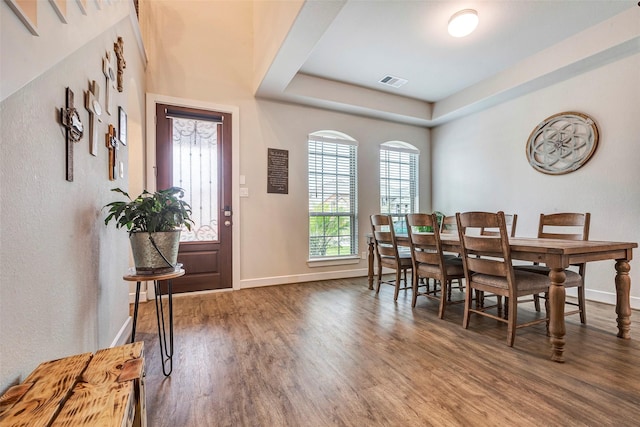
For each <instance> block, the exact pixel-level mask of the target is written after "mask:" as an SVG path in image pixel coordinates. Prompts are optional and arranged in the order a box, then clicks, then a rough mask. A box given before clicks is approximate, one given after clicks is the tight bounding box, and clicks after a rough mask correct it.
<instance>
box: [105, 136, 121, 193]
mask: <svg viewBox="0 0 640 427" xmlns="http://www.w3.org/2000/svg"><path fill="white" fill-rule="evenodd" d="M106 136H107V138H106V143H105V145H106V146H107V148H108V149H109V180H110V181H115V180H116V177H117V176H118V171H117V161H118V150H119V149H120V143H119V141H118V135H117V134H116V128H115V127H114V126H113V125H111V124H110V125H109V132H107V135H106Z"/></svg>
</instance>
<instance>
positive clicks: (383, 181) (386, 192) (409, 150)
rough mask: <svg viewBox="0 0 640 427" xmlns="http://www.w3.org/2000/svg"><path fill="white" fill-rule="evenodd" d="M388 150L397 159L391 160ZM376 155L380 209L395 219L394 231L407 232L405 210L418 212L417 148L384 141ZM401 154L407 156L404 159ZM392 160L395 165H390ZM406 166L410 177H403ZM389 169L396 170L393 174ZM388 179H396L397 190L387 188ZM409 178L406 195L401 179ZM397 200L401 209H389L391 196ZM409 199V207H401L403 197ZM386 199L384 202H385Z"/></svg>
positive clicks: (401, 143) (389, 180) (401, 142)
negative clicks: (393, 191) (395, 192)
mask: <svg viewBox="0 0 640 427" xmlns="http://www.w3.org/2000/svg"><path fill="white" fill-rule="evenodd" d="M391 153H398V154H397V155H396V157H397V159H390V155H391ZM378 155H379V168H380V169H379V172H380V212H381V213H383V214H388V215H391V216H392V218H393V222H394V231H395V232H396V233H400V234H403V233H407V228H406V224H405V215H406V214H408V213H416V212H418V211H419V206H420V203H419V202H420V200H419V199H420V197H419V194H420V192H419V166H420V150H418V149H417V148H416V147H414V146H413V145H411V144H409V143H406V142H403V141H387V142H384V143H382V144H380V149H379V152H378ZM403 157H407V158H406V159H403ZM392 163H394V164H395V165H396V166H395V168H394V167H392ZM405 166H406V168H408V169H409V170H408V173H409V177H408V179H407V178H403V176H402V175H403V167H405ZM392 169H395V170H394V171H393V173H392V172H391V170H392ZM391 181H396V182H397V185H396V187H397V188H399V193H397V194H392V191H391V190H390V189H391V187H392V185H391ZM406 181H409V184H408V189H409V190H408V191H409V195H408V197H407V196H406V195H405V194H403V185H402V183H403V182H406ZM394 196H395V198H397V199H400V201H401V202H400V208H399V209H397V208H396V209H392V204H391V202H390V200H391V199H393V198H394ZM407 198H408V199H409V202H408V207H407V208H406V209H403V208H402V205H404V204H405V203H404V202H403V199H407ZM385 199H386V201H387V203H386V204H385V203H384V202H385Z"/></svg>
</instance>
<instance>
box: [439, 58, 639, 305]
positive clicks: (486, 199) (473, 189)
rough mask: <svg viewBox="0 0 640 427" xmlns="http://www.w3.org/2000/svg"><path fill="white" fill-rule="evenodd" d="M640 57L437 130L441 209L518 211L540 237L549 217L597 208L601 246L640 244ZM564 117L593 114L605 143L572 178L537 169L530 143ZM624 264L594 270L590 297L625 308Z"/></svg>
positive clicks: (526, 230) (595, 226) (523, 231)
mask: <svg viewBox="0 0 640 427" xmlns="http://www.w3.org/2000/svg"><path fill="white" fill-rule="evenodd" d="M638 70H640V55H637V54H636V55H634V56H630V57H627V58H624V59H622V60H619V61H617V62H613V63H611V64H607V65H605V66H603V67H601V68H598V69H596V70H593V71H590V72H587V73H584V74H582V75H580V76H578V77H575V78H572V79H569V80H566V81H563V82H561V83H558V84H556V85H554V86H550V87H548V88H545V89H542V90H539V91H537V92H534V93H531V94H529V95H526V96H522V97H520V98H517V99H515V100H513V101H510V102H506V103H504V104H501V105H498V106H496V107H493V108H490V109H487V110H485V111H482V112H479V113H476V114H473V115H470V116H468V117H465V118H462V119H459V120H456V121H453V122H451V123H448V124H446V125H443V126H439V127H437V128H435V129H433V132H432V141H433V146H432V153H433V207H434V209H437V210H441V211H442V212H445V213H447V214H453V213H455V212H457V211H466V210H489V211H497V210H503V211H505V212H510V213H517V214H518V230H517V235H518V236H535V235H536V233H537V223H538V218H539V214H540V213H552V212H563V211H571V212H591V228H590V236H589V237H590V239H591V240H612V241H631V242H640V225H639V223H638V218H640V192H639V191H638V188H639V187H638V183H639V182H640V168H639V167H638V165H639V164H640V150H639V149H638V143H639V142H640V141H639V139H638V138H639V135H640V120H638V117H640V103H639V102H638V99H640V83H639V80H638ZM563 111H579V112H583V113H586V114H588V115H590V116H591V117H593V119H594V120H595V121H596V123H597V125H598V127H599V130H600V142H599V144H598V148H597V150H596V152H595V154H594V155H593V157H592V158H591V160H590V161H589V162H588V163H587V164H586V165H584V166H583V167H582V168H580V169H579V170H577V171H575V172H572V173H569V174H566V175H557V176H552V175H545V174H542V173H539V172H537V171H535V170H534V169H533V168H532V167H531V166H530V165H529V163H528V161H527V157H526V154H525V145H526V141H527V139H528V137H529V134H530V132H531V131H532V130H533V129H534V128H535V127H536V126H537V125H538V123H540V122H541V121H542V120H544V119H545V118H547V117H549V116H551V115H553V114H556V113H559V112H563ZM635 252H636V259H635V260H633V261H632V262H631V272H630V275H631V281H632V286H631V297H632V302H631V304H632V307H633V308H636V309H640V286H639V284H640V262H639V261H638V259H637V258H638V250H636V251H635ZM614 276H615V269H614V261H602V262H594V263H590V264H588V266H587V274H586V288H587V298H589V299H592V300H596V301H602V302H607V303H615V287H614Z"/></svg>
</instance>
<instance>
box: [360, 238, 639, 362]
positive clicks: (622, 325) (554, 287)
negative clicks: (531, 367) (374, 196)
mask: <svg viewBox="0 0 640 427" xmlns="http://www.w3.org/2000/svg"><path fill="white" fill-rule="evenodd" d="M440 237H441V241H442V249H443V250H444V251H445V252H453V253H460V252H461V247H460V241H459V239H458V236H456V235H452V234H441V236H440ZM396 240H397V243H398V245H399V246H409V238H408V236H406V235H396ZM367 243H368V245H369V251H368V269H369V271H368V279H369V289H373V276H374V272H373V271H374V270H373V267H374V259H375V247H374V242H373V236H370V235H369V236H367ZM509 246H510V248H511V258H512V259H513V260H518V261H531V262H537V263H540V264H544V265H546V266H547V267H549V269H550V271H549V280H550V284H549V313H548V315H549V334H550V343H551V360H553V361H555V362H564V361H565V358H564V349H565V344H566V343H565V335H566V329H565V321H564V317H565V314H564V308H565V300H566V291H565V287H564V281H565V278H566V275H565V272H564V270H565V269H566V268H568V267H569V266H570V265H572V264H581V263H585V262H592V261H604V260H615V272H616V274H615V280H614V283H615V289H616V314H617V319H616V321H617V323H618V334H617V336H618V337H619V338H622V339H630V338H631V335H630V330H631V320H630V318H631V302H630V298H629V297H630V291H631V277H630V276H629V271H630V269H631V268H630V266H629V261H631V259H632V256H633V249H634V248H637V247H638V243H634V242H609V241H595V240H564V239H546V238H533V237H510V238H509Z"/></svg>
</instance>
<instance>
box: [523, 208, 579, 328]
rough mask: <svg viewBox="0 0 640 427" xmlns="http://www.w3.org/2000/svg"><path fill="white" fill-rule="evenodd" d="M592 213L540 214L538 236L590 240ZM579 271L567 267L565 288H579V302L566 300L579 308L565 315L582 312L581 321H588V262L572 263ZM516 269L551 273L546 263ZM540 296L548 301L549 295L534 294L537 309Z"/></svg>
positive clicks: (538, 308) (541, 237) (542, 237)
mask: <svg viewBox="0 0 640 427" xmlns="http://www.w3.org/2000/svg"><path fill="white" fill-rule="evenodd" d="M590 223H591V214H590V213H589V212H587V213H573V212H563V213H553V214H540V221H539V222H538V238H540V239H568V240H589V226H590ZM572 265H573V266H574V267H577V269H578V271H573V270H569V269H565V276H566V278H565V282H564V286H565V288H578V289H577V290H578V303H577V304H576V303H574V302H572V301H566V304H567V305H572V306H577V307H578V309H577V310H572V311H565V315H570V314H576V313H580V323H582V324H586V323H587V316H586V304H585V293H584V276H585V267H586V264H584V263H582V264H572ZM516 269H518V270H523V271H529V272H532V273H538V274H544V275H546V276H548V275H549V268H548V267H546V266H544V265H538V264H534V265H522V266H517V267H516ZM539 298H544V299H545V302H547V301H548V295H547V294H544V296H540V295H534V301H535V306H536V310H537V311H540V302H539Z"/></svg>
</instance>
